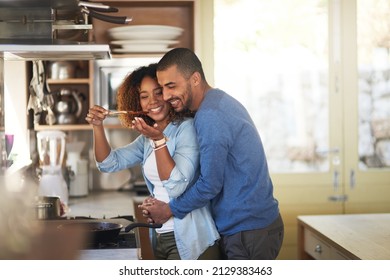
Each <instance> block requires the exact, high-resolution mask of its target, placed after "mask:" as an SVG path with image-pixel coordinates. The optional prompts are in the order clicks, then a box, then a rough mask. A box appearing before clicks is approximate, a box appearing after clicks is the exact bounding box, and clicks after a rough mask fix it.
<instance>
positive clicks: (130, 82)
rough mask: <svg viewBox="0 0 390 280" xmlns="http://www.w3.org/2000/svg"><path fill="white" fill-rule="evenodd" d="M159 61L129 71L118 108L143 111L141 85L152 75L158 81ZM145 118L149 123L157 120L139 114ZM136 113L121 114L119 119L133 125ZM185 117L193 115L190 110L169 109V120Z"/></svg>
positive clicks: (120, 91) (119, 98)
mask: <svg viewBox="0 0 390 280" xmlns="http://www.w3.org/2000/svg"><path fill="white" fill-rule="evenodd" d="M156 69H157V63H152V64H149V65H148V66H141V67H139V68H137V69H135V70H134V71H133V72H131V73H129V74H128V75H127V76H126V77H125V78H124V80H123V82H122V83H121V84H120V86H119V88H118V91H117V95H116V100H117V104H118V108H117V109H118V110H120V111H122V110H123V111H142V108H141V102H140V92H139V91H140V86H141V83H142V80H143V79H144V78H145V77H150V78H152V79H154V80H155V81H157V77H156ZM138 116H139V117H141V118H143V119H144V120H145V122H146V123H147V124H148V125H153V124H154V123H155V121H154V120H153V119H152V118H150V117H149V116H147V115H138ZM134 117H137V116H134V115H120V116H119V120H120V121H121V124H122V125H123V126H125V127H131V125H132V121H133V119H134ZM185 117H193V114H192V113H190V112H189V111H185V112H175V110H173V108H172V107H171V109H170V111H169V121H170V122H174V123H179V122H181V121H182V120H183V119H184V118H185Z"/></svg>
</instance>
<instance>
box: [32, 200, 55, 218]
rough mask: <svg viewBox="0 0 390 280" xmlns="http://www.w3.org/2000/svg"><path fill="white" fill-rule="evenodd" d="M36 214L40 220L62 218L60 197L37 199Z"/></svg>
mask: <svg viewBox="0 0 390 280" xmlns="http://www.w3.org/2000/svg"><path fill="white" fill-rule="evenodd" d="M35 212H36V217H37V219H39V220H51V219H58V218H59V217H60V216H61V203H60V198H59V197H58V196H39V197H37V198H36V203H35Z"/></svg>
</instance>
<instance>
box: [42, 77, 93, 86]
mask: <svg viewBox="0 0 390 280" xmlns="http://www.w3.org/2000/svg"><path fill="white" fill-rule="evenodd" d="M47 83H48V84H51V85H62V84H73V85H77V84H89V79H88V78H73V79H63V80H53V79H48V80H47Z"/></svg>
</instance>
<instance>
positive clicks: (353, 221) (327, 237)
mask: <svg viewBox="0 0 390 280" xmlns="http://www.w3.org/2000/svg"><path fill="white" fill-rule="evenodd" d="M298 225H299V227H298V230H299V229H301V230H300V232H298V235H299V242H298V245H299V251H300V255H301V256H303V257H304V256H305V254H304V252H303V251H304V250H305V248H304V236H303V233H304V230H303V228H307V229H308V230H310V231H311V232H313V233H314V234H316V236H318V237H319V238H320V239H321V240H323V241H324V242H325V243H327V244H329V245H330V246H331V247H332V248H335V249H336V250H338V251H339V252H341V253H342V254H343V255H345V256H346V257H347V258H348V259H361V260H389V259H390V214H388V213H378V214H344V215H312V216H298Z"/></svg>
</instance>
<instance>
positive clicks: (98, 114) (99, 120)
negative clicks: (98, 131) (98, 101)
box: [85, 105, 109, 126]
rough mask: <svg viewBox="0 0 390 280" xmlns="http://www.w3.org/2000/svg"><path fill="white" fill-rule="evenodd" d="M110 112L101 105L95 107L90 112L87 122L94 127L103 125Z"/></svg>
mask: <svg viewBox="0 0 390 280" xmlns="http://www.w3.org/2000/svg"><path fill="white" fill-rule="evenodd" d="M108 113H109V111H108V110H107V109H104V108H103V107H101V106H99V105H94V106H93V107H91V108H90V109H89V111H88V114H87V117H86V118H85V120H86V121H87V122H88V123H89V124H92V125H95V126H100V125H102V124H103V121H104V119H105V118H106V117H107V115H108Z"/></svg>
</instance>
